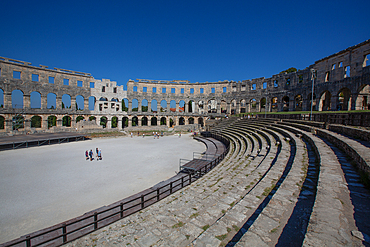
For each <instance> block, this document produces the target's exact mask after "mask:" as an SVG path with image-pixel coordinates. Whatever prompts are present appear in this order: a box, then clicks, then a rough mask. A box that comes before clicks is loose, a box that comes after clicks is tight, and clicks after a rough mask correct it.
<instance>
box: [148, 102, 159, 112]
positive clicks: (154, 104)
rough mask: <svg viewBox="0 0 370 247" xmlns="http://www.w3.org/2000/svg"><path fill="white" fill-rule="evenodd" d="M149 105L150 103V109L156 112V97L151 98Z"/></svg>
mask: <svg viewBox="0 0 370 247" xmlns="http://www.w3.org/2000/svg"><path fill="white" fill-rule="evenodd" d="M150 105H151V107H150V108H151V109H150V111H151V112H154V113H157V112H158V101H157V100H156V99H153V100H152V102H151V104H150Z"/></svg>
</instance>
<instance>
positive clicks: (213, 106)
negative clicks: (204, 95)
mask: <svg viewBox="0 0 370 247" xmlns="http://www.w3.org/2000/svg"><path fill="white" fill-rule="evenodd" d="M207 109H208V113H217V101H216V100H215V99H211V100H208V102H207Z"/></svg>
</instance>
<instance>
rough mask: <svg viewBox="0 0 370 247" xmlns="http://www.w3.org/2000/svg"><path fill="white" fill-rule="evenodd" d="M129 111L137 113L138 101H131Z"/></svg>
mask: <svg viewBox="0 0 370 247" xmlns="http://www.w3.org/2000/svg"><path fill="white" fill-rule="evenodd" d="M131 102H132V107H131V111H138V110H139V101H138V100H137V99H133V100H132V101H131Z"/></svg>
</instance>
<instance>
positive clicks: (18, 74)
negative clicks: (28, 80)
mask: <svg viewBox="0 0 370 247" xmlns="http://www.w3.org/2000/svg"><path fill="white" fill-rule="evenodd" d="M13 78H14V79H21V72H20V71H15V70H14V71H13Z"/></svg>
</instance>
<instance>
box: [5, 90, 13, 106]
mask: <svg viewBox="0 0 370 247" xmlns="http://www.w3.org/2000/svg"><path fill="white" fill-rule="evenodd" d="M12 107H13V106H12V93H8V92H4V108H5V109H6V108H12Z"/></svg>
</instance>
